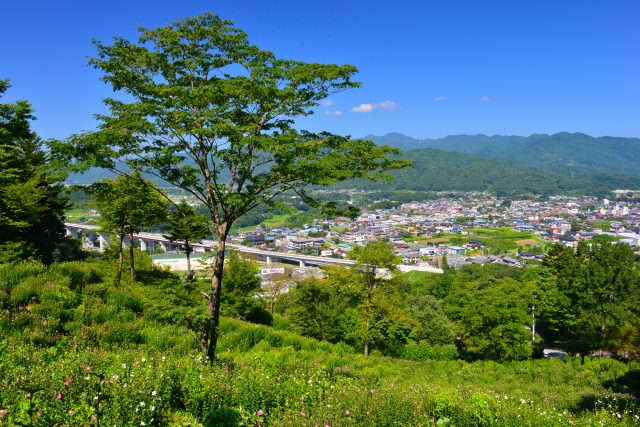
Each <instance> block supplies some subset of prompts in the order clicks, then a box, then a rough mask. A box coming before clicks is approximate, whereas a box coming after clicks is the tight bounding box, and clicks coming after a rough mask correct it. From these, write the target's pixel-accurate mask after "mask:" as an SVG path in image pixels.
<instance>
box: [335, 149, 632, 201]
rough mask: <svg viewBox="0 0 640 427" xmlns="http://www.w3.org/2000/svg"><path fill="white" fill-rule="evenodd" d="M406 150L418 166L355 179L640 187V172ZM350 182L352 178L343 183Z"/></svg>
mask: <svg viewBox="0 0 640 427" xmlns="http://www.w3.org/2000/svg"><path fill="white" fill-rule="evenodd" d="M385 142H386V141H385ZM403 156H404V157H405V158H407V159H411V160H413V163H414V166H413V168H407V169H403V170H400V171H394V172H392V173H391V175H392V176H393V177H394V180H393V182H392V183H391V184H389V183H385V182H382V183H381V182H370V181H359V182H357V184H356V185H358V186H362V187H364V188H368V189H384V188H389V187H390V186H391V188H394V189H407V190H418V191H441V190H458V191H493V192H496V193H498V194H499V195H510V194H521V193H527V192H532V193H537V194H559V193H575V194H592V195H603V194H607V193H609V192H610V191H611V190H613V189H616V188H640V177H638V178H637V177H632V176H627V175H620V174H613V173H595V172H589V173H586V172H582V173H577V172H575V173H572V172H569V171H566V170H562V169H561V168H558V167H554V168H551V167H549V168H537V167H533V166H527V165H524V164H522V163H518V162H515V161H509V160H505V159H486V158H482V157H479V156H474V155H469V154H464V153H452V152H446V151H442V150H436V149H432V148H424V149H414V150H408V151H405V152H404V153H403ZM349 185H353V184H351V183H346V184H344V186H347V187H348V186H349Z"/></svg>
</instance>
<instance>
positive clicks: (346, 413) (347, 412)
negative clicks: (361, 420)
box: [344, 409, 351, 417]
mask: <svg viewBox="0 0 640 427" xmlns="http://www.w3.org/2000/svg"><path fill="white" fill-rule="evenodd" d="M344 415H345V416H347V417H348V416H349V415H351V412H349V410H348V409H347V410H346V411H344Z"/></svg>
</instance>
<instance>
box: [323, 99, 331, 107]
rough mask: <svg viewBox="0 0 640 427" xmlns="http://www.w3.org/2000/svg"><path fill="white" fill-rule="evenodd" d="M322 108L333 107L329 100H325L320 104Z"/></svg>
mask: <svg viewBox="0 0 640 427" xmlns="http://www.w3.org/2000/svg"><path fill="white" fill-rule="evenodd" d="M320 105H322V106H323V107H331V106H332V105H333V101H332V100H330V99H325V100H324V101H322V102H321V103H320Z"/></svg>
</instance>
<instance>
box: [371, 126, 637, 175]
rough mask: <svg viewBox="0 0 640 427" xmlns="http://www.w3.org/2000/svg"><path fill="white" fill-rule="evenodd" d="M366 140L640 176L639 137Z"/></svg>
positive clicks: (390, 137) (564, 135)
mask: <svg viewBox="0 0 640 427" xmlns="http://www.w3.org/2000/svg"><path fill="white" fill-rule="evenodd" d="M365 139H370V140H372V141H374V142H375V143H377V144H380V145H391V146H393V147H397V148H400V149H401V150H403V151H406V150H412V149H422V148H435V149H438V150H443V151H450V152H458V153H467V154H472V155H475V156H479V157H483V158H500V159H506V160H509V161H515V162H518V163H522V164H525V165H529V166H533V167H536V168H560V169H562V170H564V171H567V172H574V173H582V172H585V173H590V172H609V173H613V174H623V175H631V176H640V138H619V137H611V136H603V137H598V138H595V137H592V136H589V135H585V134H584V133H568V132H560V133H556V134H553V135H547V134H534V135H531V136H527V137H524V136H502V135H494V136H487V135H450V136H447V137H444V138H440V139H415V138H411V137H409V136H406V135H403V134H401V133H390V134H387V135H384V136H374V135H369V136H367V137H366V138H365Z"/></svg>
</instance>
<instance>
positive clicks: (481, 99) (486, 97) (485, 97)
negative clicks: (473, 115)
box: [480, 95, 491, 102]
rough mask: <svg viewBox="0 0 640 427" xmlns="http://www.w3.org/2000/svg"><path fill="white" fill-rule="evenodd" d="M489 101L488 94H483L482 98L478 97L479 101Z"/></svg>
mask: <svg viewBox="0 0 640 427" xmlns="http://www.w3.org/2000/svg"><path fill="white" fill-rule="evenodd" d="M489 101H491V98H489V97H488V96H486V95H485V96H483V97H482V98H480V102H489Z"/></svg>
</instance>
